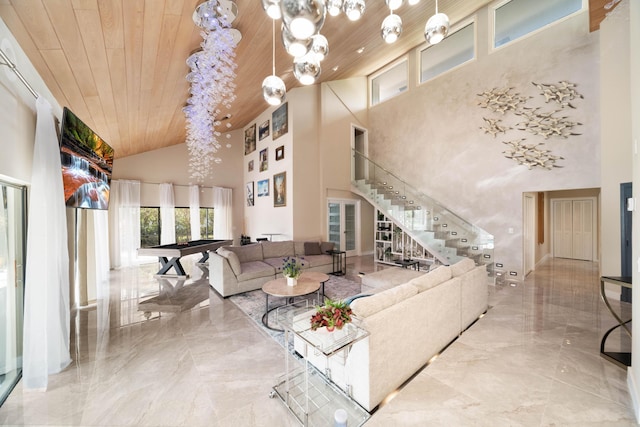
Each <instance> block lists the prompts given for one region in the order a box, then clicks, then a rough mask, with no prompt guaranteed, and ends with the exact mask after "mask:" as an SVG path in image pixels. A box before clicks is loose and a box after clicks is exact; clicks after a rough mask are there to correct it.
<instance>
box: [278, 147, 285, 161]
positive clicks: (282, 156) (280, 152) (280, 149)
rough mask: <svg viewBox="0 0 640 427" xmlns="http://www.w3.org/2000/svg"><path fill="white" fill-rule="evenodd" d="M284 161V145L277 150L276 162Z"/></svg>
mask: <svg viewBox="0 0 640 427" xmlns="http://www.w3.org/2000/svg"><path fill="white" fill-rule="evenodd" d="M282 159H284V145H281V146H280V147H278V148H276V160H282Z"/></svg>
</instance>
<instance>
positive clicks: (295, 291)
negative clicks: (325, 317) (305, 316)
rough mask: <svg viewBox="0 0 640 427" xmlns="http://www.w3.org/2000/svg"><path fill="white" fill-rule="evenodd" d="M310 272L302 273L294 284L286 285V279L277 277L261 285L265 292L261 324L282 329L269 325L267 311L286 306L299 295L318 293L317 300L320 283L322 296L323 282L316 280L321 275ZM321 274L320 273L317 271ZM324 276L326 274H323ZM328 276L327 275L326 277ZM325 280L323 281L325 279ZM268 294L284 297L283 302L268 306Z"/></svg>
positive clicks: (275, 329) (276, 329)
mask: <svg viewBox="0 0 640 427" xmlns="http://www.w3.org/2000/svg"><path fill="white" fill-rule="evenodd" d="M309 274H310V273H303V274H302V275H300V277H299V278H298V284H297V285H295V286H289V285H287V279H285V278H284V277H281V278H279V279H274V280H269V281H268V282H267V283H265V284H264V285H263V286H262V292H264V294H265V312H264V314H263V315H262V324H263V325H264V326H265V327H267V328H269V329H271V330H273V331H283V329H279V328H275V327H273V326H270V325H269V313H270V312H272V311H273V310H276V309H278V308H281V307H283V306H286V305H288V304H292V303H293V300H294V298H296V297H301V296H305V295H309V294H313V293H316V292H317V293H318V300H320V286H321V285H322V295H323V298H324V282H321V281H320V280H317V279H318V278H320V279H321V277H317V276H313V275H312V276H309ZM318 274H322V273H318ZM324 276H326V274H324ZM326 280H329V277H328V276H327V279H326ZM326 280H325V281H326ZM269 296H272V297H277V298H286V302H285V304H282V305H278V306H274V307H269Z"/></svg>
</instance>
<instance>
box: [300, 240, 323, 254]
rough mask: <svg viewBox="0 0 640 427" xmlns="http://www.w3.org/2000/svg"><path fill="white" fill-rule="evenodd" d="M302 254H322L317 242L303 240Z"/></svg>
mask: <svg viewBox="0 0 640 427" xmlns="http://www.w3.org/2000/svg"><path fill="white" fill-rule="evenodd" d="M304 254H305V256H307V255H322V251H321V250H320V243H319V242H304Z"/></svg>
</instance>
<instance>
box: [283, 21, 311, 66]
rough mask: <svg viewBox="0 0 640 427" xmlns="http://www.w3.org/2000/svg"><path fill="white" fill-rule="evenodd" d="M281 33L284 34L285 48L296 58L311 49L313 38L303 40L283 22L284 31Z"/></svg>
mask: <svg viewBox="0 0 640 427" xmlns="http://www.w3.org/2000/svg"><path fill="white" fill-rule="evenodd" d="M280 34H281V36H282V44H283V45H284V48H285V50H286V51H287V53H288V54H289V55H291V56H293V57H294V58H297V57H299V56H304V55H306V54H307V52H309V50H310V49H311V45H312V43H313V42H312V40H311V38H307V39H303V40H299V39H297V38H295V37H294V36H293V34H291V31H289V29H288V28H287V26H286V25H284V24H282V31H281V33H280Z"/></svg>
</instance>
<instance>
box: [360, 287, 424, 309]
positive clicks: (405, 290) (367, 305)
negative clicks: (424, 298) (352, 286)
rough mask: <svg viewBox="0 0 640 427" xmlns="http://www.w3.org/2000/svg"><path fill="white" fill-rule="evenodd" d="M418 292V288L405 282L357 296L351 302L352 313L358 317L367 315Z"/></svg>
mask: <svg viewBox="0 0 640 427" xmlns="http://www.w3.org/2000/svg"><path fill="white" fill-rule="evenodd" d="M417 293H418V288H416V287H415V286H413V285H412V284H410V283H405V284H403V285H400V286H396V287H394V288H391V289H387V290H386V291H384V292H380V293H379V294H375V295H371V296H370V297H363V298H358V299H356V300H355V301H353V302H352V303H351V309H352V310H353V314H355V315H356V316H358V317H369V316H371V315H372V314H375V313H378V312H379V311H382V310H384V309H385V308H387V307H391V306H392V305H394V304H397V303H399V302H401V301H404V300H405V299H407V298H411V297H412V296H414V295H416V294H417Z"/></svg>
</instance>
